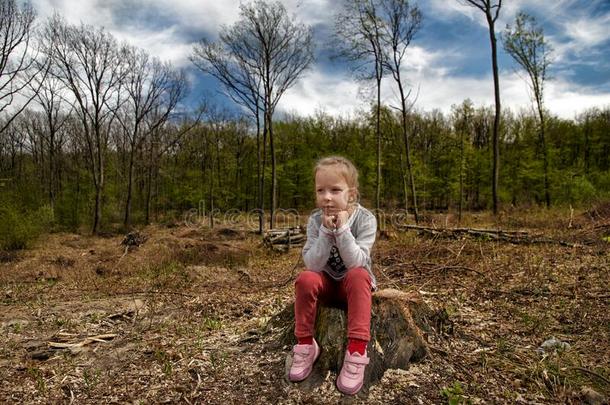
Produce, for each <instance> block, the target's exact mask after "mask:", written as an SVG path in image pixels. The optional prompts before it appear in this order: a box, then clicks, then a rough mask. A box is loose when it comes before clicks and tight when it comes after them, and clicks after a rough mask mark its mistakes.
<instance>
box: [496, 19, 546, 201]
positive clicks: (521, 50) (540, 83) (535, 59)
mask: <svg viewBox="0 0 610 405" xmlns="http://www.w3.org/2000/svg"><path fill="white" fill-rule="evenodd" d="M503 39H504V49H505V50H506V52H507V53H508V54H509V55H510V56H511V57H512V58H513V59H514V60H515V61H516V62H517V64H518V65H519V66H520V67H521V68H522V69H523V70H524V71H525V72H526V74H527V76H528V78H529V86H530V90H531V91H532V97H533V99H534V101H535V103H536V110H537V114H538V119H539V120H540V128H539V136H540V144H541V147H542V156H543V169H544V198H545V202H546V206H547V207H550V206H551V194H550V191H549V189H550V185H549V158H548V150H547V145H546V139H545V132H544V130H545V116H544V82H545V80H546V79H547V78H548V77H547V69H548V67H549V65H550V63H551V59H550V53H551V47H550V45H549V44H548V43H547V42H546V40H545V39H544V32H543V30H542V27H540V26H539V25H538V24H537V22H536V19H535V18H534V17H532V16H530V15H528V14H525V13H519V14H518V15H517V17H516V19H515V25H514V27H510V26H507V27H506V31H505V32H504V38H503Z"/></svg>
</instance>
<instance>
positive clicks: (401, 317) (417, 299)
mask: <svg viewBox="0 0 610 405" xmlns="http://www.w3.org/2000/svg"><path fill="white" fill-rule="evenodd" d="M371 312H372V317H371V341H370V342H369V344H368V347H367V353H368V356H369V358H370V363H369V365H368V366H367V367H366V372H365V376H364V388H363V390H362V392H363V393H366V392H367V391H368V388H369V387H370V386H371V385H372V384H374V383H376V382H377V381H379V380H380V379H381V377H383V374H384V373H385V371H386V370H387V369H403V370H406V369H408V368H409V364H410V363H412V362H416V361H419V360H421V359H423V358H424V357H426V356H427V355H428V345H427V344H426V340H425V338H424V334H425V333H426V331H428V330H429V328H428V321H429V319H430V318H431V317H432V316H433V312H432V310H431V309H430V308H429V307H428V306H427V305H426V304H425V303H424V301H423V299H422V297H421V295H420V294H419V293H417V292H412V293H406V292H402V291H399V290H394V289H386V290H381V291H377V292H375V293H373V305H372V311H371ZM270 326H272V327H281V328H282V329H283V331H282V334H281V336H280V341H279V343H280V345H282V346H289V347H292V345H294V344H296V339H295V337H294V334H293V331H294V304H291V305H289V306H288V307H286V308H285V309H284V310H283V311H282V312H281V313H280V314H278V315H277V316H276V317H274V319H272V320H271V322H270ZM315 338H316V340H317V341H318V343H319V344H320V347H321V348H322V352H321V354H320V357H319V358H318V361H317V362H316V364H315V366H314V369H313V371H312V373H311V375H310V376H309V377H308V378H307V379H306V380H305V381H303V382H300V383H299V387H300V388H301V389H303V390H306V391H308V390H312V389H313V388H315V387H317V386H319V385H320V384H321V383H322V382H323V381H324V380H325V379H326V378H327V377H328V374H329V372H333V373H335V374H338V373H339V371H340V370H341V365H342V364H343V357H344V355H345V347H346V344H347V313H346V312H345V310H343V309H339V308H333V307H325V306H319V308H318V315H317V318H316V330H315ZM291 364H292V352H289V353H288V354H287V357H286V370H285V375H286V378H287V376H288V370H289V369H290V366H291Z"/></svg>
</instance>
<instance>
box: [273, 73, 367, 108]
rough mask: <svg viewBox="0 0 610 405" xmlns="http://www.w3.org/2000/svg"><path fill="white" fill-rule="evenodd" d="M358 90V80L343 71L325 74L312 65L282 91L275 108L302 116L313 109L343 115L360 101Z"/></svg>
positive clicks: (361, 102) (360, 102) (360, 103)
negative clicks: (289, 87) (340, 73)
mask: <svg viewBox="0 0 610 405" xmlns="http://www.w3.org/2000/svg"><path fill="white" fill-rule="evenodd" d="M358 94H359V85H358V83H357V82H356V81H354V80H353V79H351V78H349V77H348V76H347V75H337V76H333V75H328V74H325V73H323V72H321V71H320V70H318V69H316V68H315V67H314V69H312V70H311V71H309V72H308V73H307V74H306V75H305V76H304V77H303V78H301V80H299V81H298V82H297V83H296V84H295V86H294V87H292V88H291V89H289V90H288V91H287V92H286V93H285V94H284V96H283V97H282V99H281V100H280V104H279V106H278V109H279V110H281V111H283V112H288V113H296V114H298V115H302V116H307V115H313V114H315V113H316V112H317V111H324V112H326V113H328V114H331V115H346V114H350V113H352V112H354V111H355V110H356V109H358V108H360V107H361V106H362V105H363V104H364V103H363V101H362V100H360V99H359V96H358Z"/></svg>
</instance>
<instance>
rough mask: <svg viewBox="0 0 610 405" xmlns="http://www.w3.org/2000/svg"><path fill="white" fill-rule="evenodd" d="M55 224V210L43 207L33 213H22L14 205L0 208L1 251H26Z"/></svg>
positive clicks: (46, 206)
mask: <svg viewBox="0 0 610 405" xmlns="http://www.w3.org/2000/svg"><path fill="white" fill-rule="evenodd" d="M52 223H53V210H52V209H51V207H50V206H48V205H43V206H42V207H39V208H38V209H36V210H33V211H20V210H18V209H17V208H16V207H14V206H12V205H8V204H6V205H2V206H0V249H3V250H18V249H25V248H27V247H29V246H30V245H31V243H32V242H34V241H35V240H36V239H37V238H38V236H40V234H41V233H42V232H44V231H46V230H48V228H49V226H51V224H52Z"/></svg>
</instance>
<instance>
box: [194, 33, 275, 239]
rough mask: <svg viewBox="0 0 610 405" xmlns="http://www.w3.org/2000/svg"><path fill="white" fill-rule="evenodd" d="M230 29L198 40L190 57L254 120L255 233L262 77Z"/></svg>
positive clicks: (262, 150) (262, 156)
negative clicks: (212, 38) (237, 47)
mask: <svg viewBox="0 0 610 405" xmlns="http://www.w3.org/2000/svg"><path fill="white" fill-rule="evenodd" d="M231 32H232V30H230V29H228V28H224V30H223V32H221V34H220V39H219V42H217V43H211V42H209V41H208V40H207V39H202V40H201V41H200V42H199V43H198V44H196V45H195V46H194V48H193V54H192V55H191V57H190V60H191V61H192V62H193V64H195V66H197V67H198V68H199V69H200V70H201V71H202V72H204V73H206V74H209V75H211V76H213V77H215V78H216V79H217V80H218V81H219V82H220V83H221V84H222V86H223V88H224V90H225V94H226V95H227V96H228V97H229V98H231V99H232V100H233V101H234V102H235V103H237V104H239V105H241V106H243V107H245V108H246V109H247V110H248V111H249V112H250V114H251V115H252V117H253V118H254V121H255V123H256V148H257V158H258V159H257V177H258V185H259V187H258V207H259V233H262V232H263V229H264V221H265V218H264V200H265V199H264V192H263V191H264V188H265V176H264V162H265V161H266V145H267V139H266V138H267V132H266V131H265V132H264V134H263V139H262V142H261V119H260V118H261V116H260V115H261V110H262V104H263V98H264V97H263V89H262V87H261V82H262V77H261V76H260V75H259V74H257V73H258V71H257V70H256V69H255V67H254V65H253V63H252V61H251V60H249V59H248V54H242V53H240V52H237V51H234V46H235V45H237V44H236V43H235V42H238V41H241V40H242V38H238V37H234V36H232V35H231Z"/></svg>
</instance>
